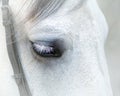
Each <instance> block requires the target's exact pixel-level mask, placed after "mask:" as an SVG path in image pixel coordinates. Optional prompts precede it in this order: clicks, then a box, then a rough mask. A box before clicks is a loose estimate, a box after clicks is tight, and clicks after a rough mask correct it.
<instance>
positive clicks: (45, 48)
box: [32, 41, 62, 57]
mask: <svg viewBox="0 0 120 96" xmlns="http://www.w3.org/2000/svg"><path fill="white" fill-rule="evenodd" d="M32 49H33V51H34V52H35V53H36V54H37V55H38V56H41V57H60V56H61V55H62V52H61V51H60V49H59V48H58V46H56V45H55V44H54V43H52V42H41V41H39V42H32Z"/></svg>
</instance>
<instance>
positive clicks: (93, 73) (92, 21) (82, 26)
mask: <svg viewBox="0 0 120 96" xmlns="http://www.w3.org/2000/svg"><path fill="white" fill-rule="evenodd" d="M78 1H79V0H78ZM91 2H92V3H91ZM76 4H77V0H76V2H74V0H70V1H69V0H67V1H66V3H65V4H63V6H62V7H61V8H60V9H59V10H58V11H57V12H56V13H55V14H53V15H51V16H50V17H48V18H46V19H44V20H42V21H39V22H38V21H37V24H36V25H35V26H33V25H34V23H36V22H34V23H32V22H28V23H27V24H25V26H24V25H21V26H20V25H19V26H17V28H18V27H20V28H21V29H24V28H25V29H24V32H19V31H18V33H19V34H23V33H27V37H25V38H23V39H22V40H20V41H19V43H18V47H19V54H20V56H21V60H22V64H23V68H24V71H25V76H26V79H27V81H28V84H29V87H30V90H31V93H32V95H33V96H112V91H111V87H110V83H109V76H108V72H107V66H106V61H105V56H104V42H105V41H104V40H105V38H106V34H107V24H106V22H105V19H104V16H103V15H102V14H101V12H100V10H99V8H98V6H97V4H96V3H95V0H92V1H91V0H88V1H86V2H84V3H83V5H82V6H81V7H80V8H78V9H76V10H74V11H69V10H71V8H72V6H75V5H76ZM94 8H96V10H95V9H94ZM12 9H13V10H14V9H15V7H12ZM66 10H67V11H66ZM93 11H94V12H93ZM13 12H14V11H13ZM16 12H17V11H16ZM16 12H15V13H16ZM15 13H14V14H15ZM21 16H22V15H21ZM21 16H20V17H21ZM17 22H18V21H16V24H17ZM100 23H101V24H102V25H104V26H101V25H100ZM23 26H24V28H23ZM50 28H52V30H48V29H50ZM16 30H17V29H16ZM44 30H47V32H46V31H45V32H44ZM58 33H59V34H58ZM45 34H46V35H45ZM43 36H45V38H43ZM41 37H42V38H41ZM50 37H52V38H62V39H63V40H64V41H65V44H66V47H67V50H66V52H65V53H64V54H63V56H62V57H61V58H58V59H45V58H41V59H40V60H37V59H35V58H34V56H33V55H32V53H31V50H30V45H29V42H28V38H29V39H30V40H33V41H34V40H38V39H40V40H41V39H46V38H47V39H48V38H50Z"/></svg>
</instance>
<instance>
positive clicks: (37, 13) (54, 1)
mask: <svg viewBox="0 0 120 96" xmlns="http://www.w3.org/2000/svg"><path fill="white" fill-rule="evenodd" d="M65 1H66V0H34V1H33V2H32V4H31V5H30V8H32V9H31V10H30V12H29V14H28V19H32V20H34V19H37V18H41V19H43V18H46V17H48V16H50V15H51V14H53V13H55V12H56V11H57V10H58V9H59V8H60V7H61V6H62V4H63V3H64V2H65Z"/></svg>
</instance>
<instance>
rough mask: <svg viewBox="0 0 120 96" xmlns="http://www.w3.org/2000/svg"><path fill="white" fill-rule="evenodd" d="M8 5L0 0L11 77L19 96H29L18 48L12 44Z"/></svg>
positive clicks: (10, 15)
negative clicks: (16, 86) (12, 72)
mask: <svg viewBox="0 0 120 96" xmlns="http://www.w3.org/2000/svg"><path fill="white" fill-rule="evenodd" d="M8 3H9V0H2V17H3V25H4V27H5V33H6V42H7V50H8V55H9V58H10V61H11V64H12V67H13V71H14V76H13V77H14V78H15V81H16V83H17V85H18V88H19V92H20V96H31V93H30V90H29V87H28V84H27V82H26V79H25V76H24V72H23V68H22V64H21V61H20V58H19V55H18V50H17V49H18V48H17V44H16V43H17V42H14V41H16V38H15V35H13V34H15V30H14V25H13V19H12V14H11V12H10V10H9V9H10V8H9V4H8ZM13 42H14V43H13ZM10 43H11V44H10Z"/></svg>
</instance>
